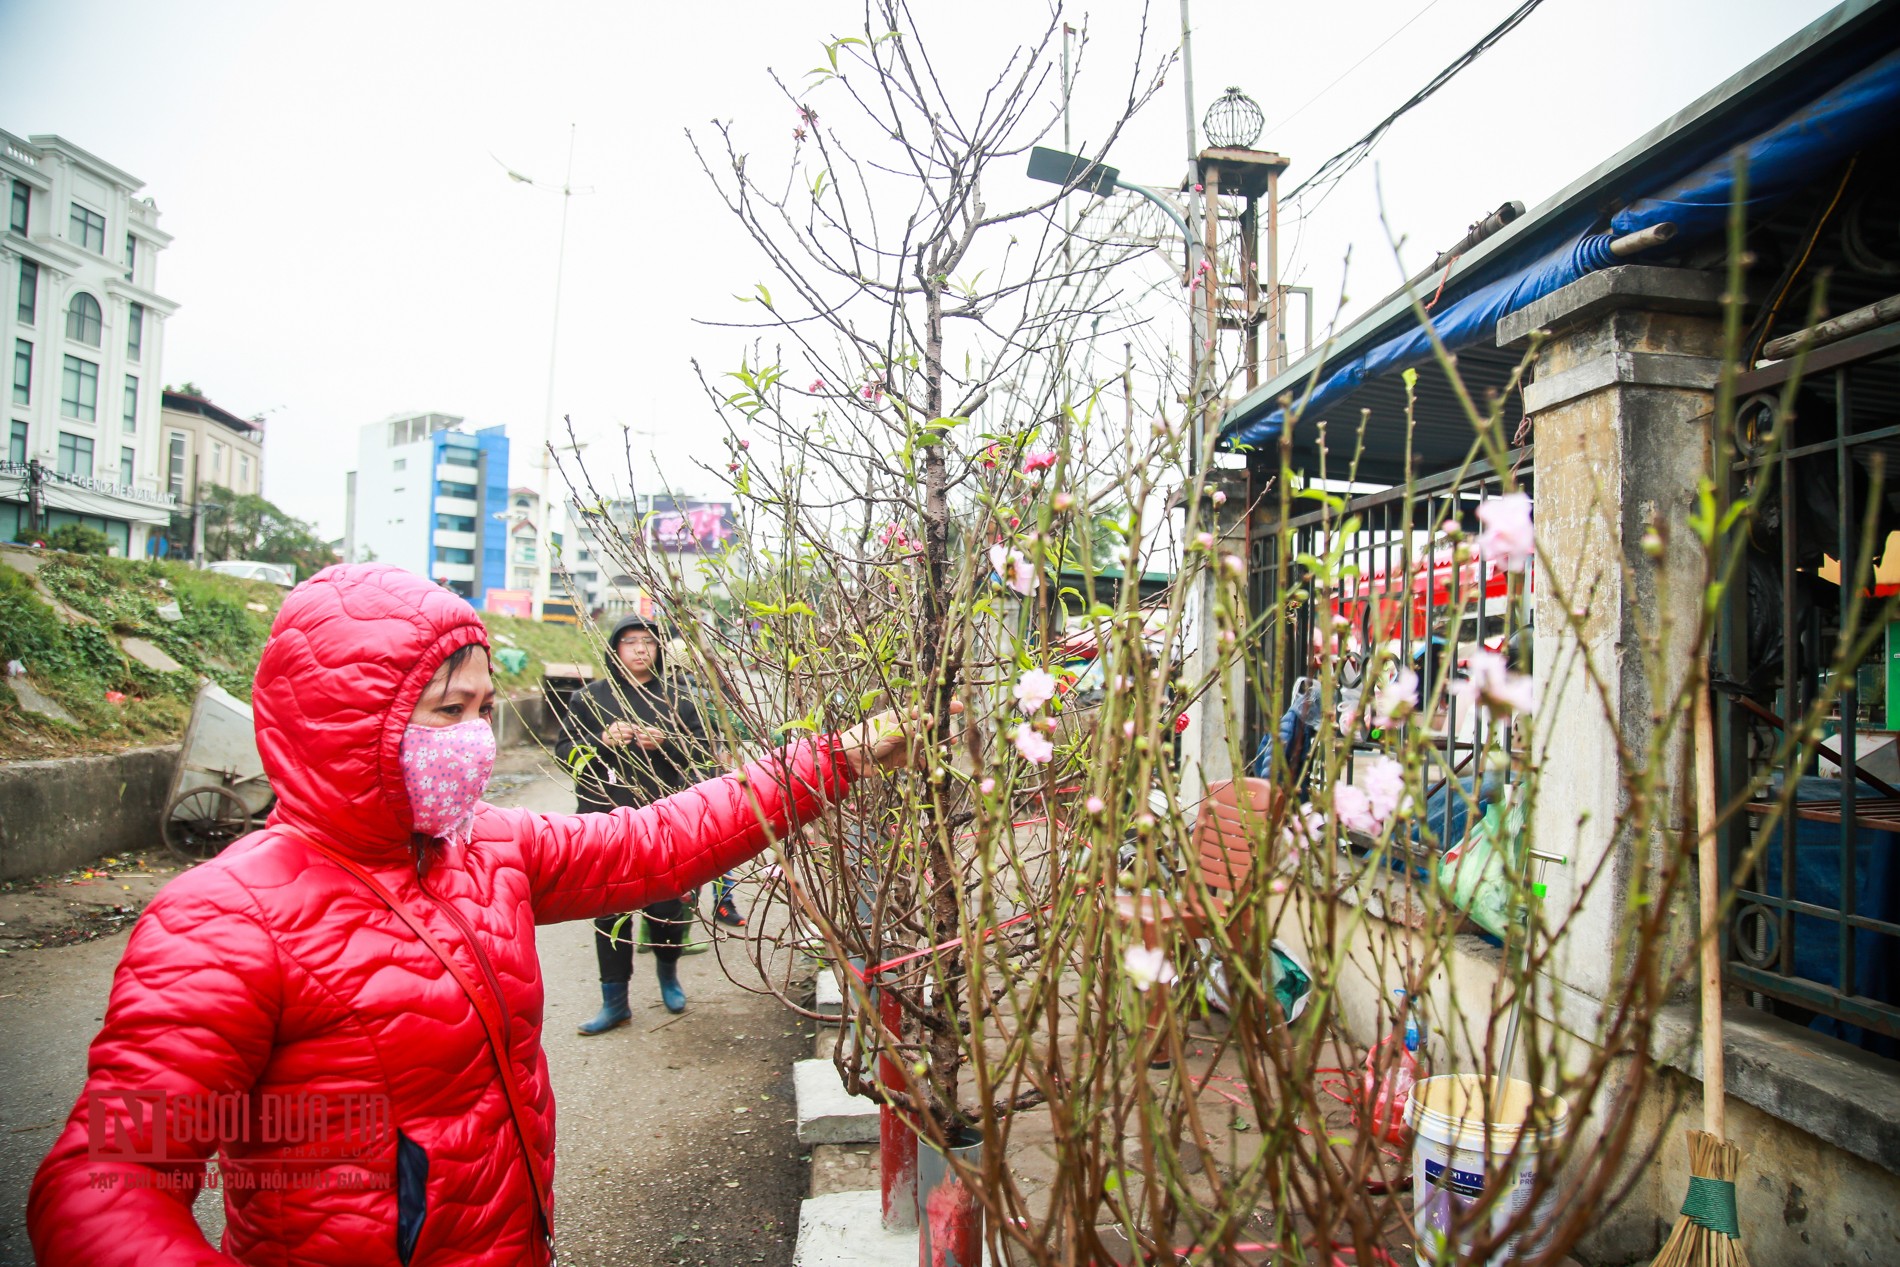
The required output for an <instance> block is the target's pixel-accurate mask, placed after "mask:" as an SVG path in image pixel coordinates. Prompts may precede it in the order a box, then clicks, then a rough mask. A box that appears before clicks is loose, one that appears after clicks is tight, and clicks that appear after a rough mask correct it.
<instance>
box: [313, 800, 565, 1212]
mask: <svg viewBox="0 0 1900 1267" xmlns="http://www.w3.org/2000/svg"><path fill="white" fill-rule="evenodd" d="M297 839H299V840H301V841H303V843H304V844H306V845H308V846H310V848H312V849H314V850H316V851H317V852H318V853H320V854H322V855H323V856H324V857H326V858H328V859H329V860H330V861H331V862H334V863H336V865H337V866H339V867H341V868H343V870H345V871H347V872H349V873H350V874H351V875H353V876H355V877H356V878H357V879H358V880H361V881H362V882H363V884H364V885H365V886H366V887H368V889H369V891H370V892H371V893H374V894H375V895H376V896H377V898H378V899H380V900H381V901H382V903H383V905H384V906H387V907H388V908H389V909H390V910H391V911H394V912H395V914H396V918H397V919H400V920H401V921H402V922H403V923H405V924H407V925H408V926H409V931H410V932H412V933H414V934H415V935H416V937H417V938H418V939H419V940H420V941H421V942H422V944H423V945H425V946H427V947H428V948H429V950H430V953H432V954H434V955H435V957H436V958H437V959H439V960H441V961H442V966H443V967H444V968H447V969H448V970H449V975H450V976H452V977H454V978H455V983H456V984H457V985H459V986H461V987H462V993H464V994H466V995H467V996H468V1000H469V1002H470V1003H471V1004H473V1005H474V1008H475V1015H476V1016H477V1017H478V1018H479V1019H480V1020H481V1023H482V1033H483V1034H484V1035H485V1036H486V1037H487V1039H488V1052H489V1054H490V1055H491V1056H493V1057H494V1059H495V1067H496V1069H498V1070H499V1071H500V1073H501V1086H502V1092H503V1094H504V1095H505V1096H506V1097H507V1099H508V1112H509V1116H510V1117H511V1118H512V1119H513V1121H514V1126H515V1137H516V1139H518V1140H519V1141H520V1143H521V1159H522V1161H523V1163H524V1164H526V1166H527V1167H528V1183H529V1186H530V1187H532V1188H533V1189H534V1200H535V1205H536V1207H537V1208H538V1209H539V1210H540V1213H541V1227H542V1230H543V1235H544V1236H547V1237H548V1239H549V1241H550V1243H551V1242H552V1239H553V1236H552V1229H553V1227H554V1220H553V1211H552V1209H551V1208H550V1202H549V1200H548V1194H547V1192H545V1191H544V1190H543V1188H542V1186H541V1173H540V1171H539V1170H537V1169H536V1168H535V1164H534V1151H533V1149H532V1147H531V1146H530V1145H529V1143H528V1140H529V1138H530V1137H529V1133H528V1127H527V1123H526V1121H525V1118H526V1114H527V1104H526V1100H525V1097H524V1096H523V1095H522V1093H521V1088H520V1087H519V1086H517V1085H516V1083H515V1074H514V1064H513V1062H512V1061H510V1060H509V1059H508V1044H507V1039H506V1036H505V1035H503V1034H502V1033H501V1032H500V1030H501V1027H500V1025H499V1023H498V1022H497V1021H496V1020H495V1019H494V1018H493V1017H492V1016H490V1015H489V1013H488V1009H487V1008H485V1007H483V1006H482V995H481V992H480V991H479V990H477V989H476V988H475V983H474V982H472V981H470V980H469V978H468V974H467V973H466V972H464V971H463V970H462V966H461V965H460V964H458V963H456V962H455V957H454V956H453V955H451V954H450V953H449V951H448V947H446V946H444V945H443V944H442V943H441V941H440V940H438V939H437V938H436V935H435V934H434V933H432V932H430V931H429V929H428V927H427V926H426V925H424V924H423V922H422V921H421V920H420V919H418V918H416V915H415V913H414V912H413V911H411V910H409V909H408V908H407V907H405V906H404V905H403V904H402V902H401V901H399V900H398V899H397V897H396V895H395V894H394V893H391V892H390V891H389V888H388V886H387V885H385V884H384V883H383V882H382V881H381V880H378V879H377V878H376V877H375V876H374V875H373V874H371V873H370V872H369V871H368V870H367V869H366V868H364V867H363V866H362V865H361V864H359V863H357V862H356V861H354V860H353V859H350V858H346V857H344V856H343V855H341V854H339V853H337V852H335V851H334V850H332V849H330V848H328V847H327V846H325V845H323V844H321V843H320V842H318V841H316V840H313V839H312V838H310V837H309V836H305V835H302V834H301V833H297ZM469 951H470V953H472V954H474V955H477V956H481V955H483V954H484V952H483V950H482V948H481V947H480V946H478V945H475V944H473V943H471V944H470V946H469ZM497 1002H499V1000H497Z"/></svg>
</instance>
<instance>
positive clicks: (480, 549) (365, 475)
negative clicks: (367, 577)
mask: <svg viewBox="0 0 1900 1267" xmlns="http://www.w3.org/2000/svg"><path fill="white" fill-rule="evenodd" d="M462 422H463V420H462V419H461V418H460V417H458V416H456V415H455V414H445V413H401V414H394V415H391V416H390V417H388V418H385V419H383V420H382V421H381V422H372V423H370V424H369V425H368V426H366V427H364V428H363V429H362V431H361V432H360V433H359V436H358V439H357V462H356V469H355V470H354V471H351V472H350V473H349V475H348V476H347V477H346V479H347V484H346V494H347V503H348V505H347V518H348V528H347V531H346V533H345V536H344V542H343V552H344V558H345V559H347V560H349V561H350V562H361V561H363V560H366V559H371V558H374V559H376V560H379V561H380V562H383V563H394V564H396V565H397V566H398V567H404V568H408V569H409V570H410V571H411V572H414V573H416V574H417V575H419V576H426V577H429V578H430V579H431V580H434V581H438V582H440V583H441V584H443V585H444V586H446V587H448V588H449V589H452V590H454V591H455V592H456V593H457V594H460V595H461V596H462V597H464V598H466V599H468V600H469V601H470V602H472V603H474V604H475V606H477V607H480V606H482V602H483V599H484V597H485V596H486V595H487V592H488V591H489V590H491V589H506V588H507V587H508V523H509V520H510V518H511V514H510V507H509V500H508V433H507V430H506V428H504V427H500V426H495V427H483V428H482V429H481V430H479V431H472V432H471V431H464V430H463V429H462Z"/></svg>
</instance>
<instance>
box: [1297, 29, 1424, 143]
mask: <svg viewBox="0 0 1900 1267" xmlns="http://www.w3.org/2000/svg"><path fill="white" fill-rule="evenodd" d="M1437 7H1438V0H1426V5H1425V7H1424V8H1422V9H1420V10H1419V11H1418V12H1417V13H1414V14H1413V15H1412V16H1411V17H1410V18H1407V19H1406V21H1405V25H1404V26H1401V27H1400V28H1399V29H1398V30H1396V31H1394V32H1392V34H1390V35H1388V36H1386V37H1385V38H1384V39H1382V40H1380V41H1379V42H1378V44H1377V45H1375V46H1374V47H1373V49H1372V51H1371V52H1369V53H1367V54H1366V55H1365V56H1364V57H1362V58H1360V59H1359V60H1358V61H1356V62H1354V63H1353V64H1352V65H1350V66H1348V67H1346V69H1344V70H1342V71H1340V72H1339V74H1338V76H1337V77H1336V78H1335V79H1334V80H1333V82H1332V83H1330V84H1327V85H1326V86H1325V87H1324V88H1321V89H1320V90H1319V91H1318V92H1316V93H1314V94H1313V95H1312V96H1310V97H1308V98H1307V99H1306V100H1305V101H1304V102H1302V103H1301V104H1300V107H1299V109H1297V110H1295V111H1294V112H1293V113H1292V114H1289V115H1287V116H1286V117H1285V118H1283V119H1281V120H1279V121H1278V122H1277V123H1275V124H1274V125H1273V127H1274V131H1275V132H1278V131H1279V130H1280V129H1281V128H1284V127H1285V126H1286V125H1287V124H1289V123H1291V122H1293V120H1295V119H1297V118H1299V117H1300V116H1301V115H1303V114H1305V113H1306V111H1307V109H1308V108H1309V107H1311V106H1312V104H1313V103H1314V102H1316V101H1318V100H1319V99H1320V98H1321V97H1324V96H1325V95H1326V94H1327V93H1329V92H1331V91H1332V90H1333V89H1335V88H1337V87H1339V85H1340V84H1342V83H1344V82H1345V80H1346V76H1348V75H1350V74H1352V72H1354V71H1355V70H1358V69H1359V68H1360V67H1361V66H1364V65H1365V64H1366V63H1367V62H1369V61H1371V60H1372V59H1373V58H1374V57H1377V56H1378V55H1379V50H1380V49H1382V48H1384V47H1385V46H1386V45H1387V44H1390V43H1391V42H1392V41H1393V40H1396V39H1398V38H1399V36H1401V35H1403V34H1405V32H1406V31H1407V30H1408V29H1409V28H1410V27H1411V25H1412V23H1414V22H1416V21H1418V20H1419V19H1420V18H1422V17H1424V16H1425V15H1426V14H1427V13H1430V12H1431V11H1432V10H1433V9H1435V8H1437Z"/></svg>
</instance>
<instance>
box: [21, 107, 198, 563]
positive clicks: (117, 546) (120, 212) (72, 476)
mask: <svg viewBox="0 0 1900 1267" xmlns="http://www.w3.org/2000/svg"><path fill="white" fill-rule="evenodd" d="M142 188H144V182H143V181H141V180H139V179H138V177H136V176H132V175H130V174H128V173H126V172H124V171H122V170H120V169H119V168H117V167H114V166H113V165H112V164H110V163H108V162H106V161H105V160H104V159H101V158H97V157H95V156H93V155H91V154H88V153H87V152H86V151H85V150H82V149H80V148H79V147H78V146H77V145H74V144H73V143H72V142H70V141H67V140H65V139H64V138H63V137H59V136H34V137H32V138H30V139H27V138H22V137H18V136H14V135H13V134H12V133H10V132H0V197H3V198H4V199H5V204H6V216H7V218H6V221H5V231H4V233H0V352H4V354H5V355H6V356H7V357H8V358H9V363H10V364H11V366H12V375H11V379H10V384H9V388H8V392H7V404H6V412H5V415H4V426H5V430H6V441H7V449H6V460H5V462H4V463H0V540H12V539H13V538H14V537H15V536H16V535H19V534H22V533H27V532H46V531H50V530H52V529H55V528H58V527H60V526H62V525H64V524H69V523H72V524H82V525H84V526H86V527H90V528H94V529H97V530H98V531H100V532H102V533H104V534H105V536H106V539H107V540H108V541H109V542H110V543H111V547H112V552H113V553H114V554H120V555H131V556H134V557H142V556H144V555H145V554H147V553H157V552H159V551H160V550H161V549H162V548H163V547H164V545H165V542H166V532H167V529H168V528H169V527H170V524H171V517H172V510H173V508H174V505H175V503H176V499H175V498H174V497H173V495H172V493H171V488H170V484H169V481H168V475H167V466H166V461H167V455H166V452H165V448H164V443H163V439H162V435H161V430H162V429H161V427H160V424H159V408H160V405H159V395H160V389H161V387H162V385H163V373H162V370H161V362H162V354H163V351H164V346H165V319H166V318H167V317H170V316H171V315H172V313H174V312H176V311H177V309H178V305H177V304H175V303H173V302H172V301H171V300H169V299H166V298H164V297H163V296H161V295H160V294H158V292H157V291H156V290H155V289H154V287H155V286H156V285H157V280H156V279H157V275H158V255H159V252H160V251H163V250H164V249H165V248H166V247H167V246H169V245H170V244H171V235H170V234H168V233H166V232H164V231H163V230H162V229H160V228H159V227H158V207H157V206H156V205H155V204H154V203H153V202H152V200H151V199H150V198H140V197H137V196H136V195H137V193H138V191H139V190H140V189H142ZM36 510H37V512H38V515H39V522H38V523H37V524H35V523H33V522H32V517H33V515H34V513H35V511H36Z"/></svg>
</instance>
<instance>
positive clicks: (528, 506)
mask: <svg viewBox="0 0 1900 1267" xmlns="http://www.w3.org/2000/svg"><path fill="white" fill-rule="evenodd" d="M540 549H541V494H539V493H537V492H535V491H534V490H533V489H532V488H525V487H524V488H511V489H509V490H508V588H509V589H512V590H528V591H529V592H533V590H534V585H535V579H536V576H535V574H536V570H537V569H538V568H539V567H540V566H541V554H540Z"/></svg>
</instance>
